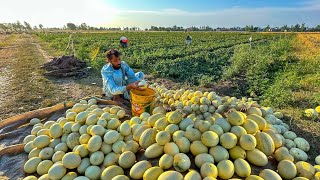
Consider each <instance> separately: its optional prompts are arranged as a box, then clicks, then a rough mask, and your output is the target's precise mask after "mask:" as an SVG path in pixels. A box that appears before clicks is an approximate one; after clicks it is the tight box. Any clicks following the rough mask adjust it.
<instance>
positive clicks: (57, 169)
mask: <svg viewBox="0 0 320 180" xmlns="http://www.w3.org/2000/svg"><path fill="white" fill-rule="evenodd" d="M66 173H67V169H66V168H65V167H64V166H63V164H61V163H58V164H54V165H53V166H51V168H50V169H49V171H48V176H49V178H50V179H52V180H58V179H62V178H63V176H64V175H65V174H66Z"/></svg>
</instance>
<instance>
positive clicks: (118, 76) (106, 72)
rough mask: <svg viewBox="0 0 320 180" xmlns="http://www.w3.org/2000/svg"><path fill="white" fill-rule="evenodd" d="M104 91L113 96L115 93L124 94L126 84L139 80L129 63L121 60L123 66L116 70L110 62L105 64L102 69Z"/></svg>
mask: <svg viewBox="0 0 320 180" xmlns="http://www.w3.org/2000/svg"><path fill="white" fill-rule="evenodd" d="M101 75H102V81H103V91H104V92H105V94H106V96H107V97H109V98H112V97H113V96H114V95H119V94H124V93H125V92H126V86H127V85H128V84H130V83H133V82H136V81H138V80H139V77H137V76H136V74H135V73H134V72H133V70H132V69H131V68H130V67H129V65H128V64H127V63H126V62H124V61H121V68H120V69H118V70H115V69H114V68H113V67H112V65H111V64H110V63H108V64H106V65H104V66H103V68H102V70H101Z"/></svg>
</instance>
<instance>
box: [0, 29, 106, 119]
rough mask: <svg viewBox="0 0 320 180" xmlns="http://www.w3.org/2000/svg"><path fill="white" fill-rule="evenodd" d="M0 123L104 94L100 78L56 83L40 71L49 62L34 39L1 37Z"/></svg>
mask: <svg viewBox="0 0 320 180" xmlns="http://www.w3.org/2000/svg"><path fill="white" fill-rule="evenodd" d="M0 39H1V42H2V44H1V46H0V84H1V86H0V102H1V103H0V121H1V120H3V119H6V118H8V117H11V116H14V115H16V114H20V113H23V112H27V111H30V110H34V109H38V108H43V107H48V106H51V105H54V104H56V103H59V102H62V101H65V100H76V99H79V98H82V97H86V96H90V95H91V96H92V95H94V94H101V87H102V82H101V78H100V77H99V76H97V75H94V73H92V74H91V75H90V76H89V77H87V78H84V79H80V80H75V79H73V78H65V79H53V78H47V77H44V76H43V75H42V74H43V70H42V69H40V68H39V67H40V66H41V65H42V64H43V63H44V62H46V61H48V60H50V57H51V56H50V55H49V54H48V53H47V52H46V51H44V50H43V49H42V47H41V46H40V45H39V43H38V42H37V40H36V39H35V38H34V37H33V36H31V35H23V34H20V35H0Z"/></svg>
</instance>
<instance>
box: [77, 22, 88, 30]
mask: <svg viewBox="0 0 320 180" xmlns="http://www.w3.org/2000/svg"><path fill="white" fill-rule="evenodd" d="M79 29H81V30H87V29H88V25H87V24H86V23H81V24H80V26H79Z"/></svg>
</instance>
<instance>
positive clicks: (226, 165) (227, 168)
mask: <svg viewBox="0 0 320 180" xmlns="http://www.w3.org/2000/svg"><path fill="white" fill-rule="evenodd" d="M217 169H218V176H219V177H220V178H222V179H230V178H231V177H232V176H233V174H234V165H233V163H232V162H231V161H230V160H222V161H220V162H219V163H218V165H217Z"/></svg>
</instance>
